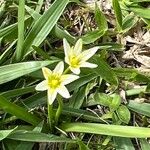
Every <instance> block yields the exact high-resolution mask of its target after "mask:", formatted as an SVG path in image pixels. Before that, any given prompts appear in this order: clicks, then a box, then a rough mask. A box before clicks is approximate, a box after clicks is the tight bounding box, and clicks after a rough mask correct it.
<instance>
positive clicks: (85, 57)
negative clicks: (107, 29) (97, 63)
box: [81, 46, 99, 61]
mask: <svg viewBox="0 0 150 150" xmlns="http://www.w3.org/2000/svg"><path fill="white" fill-rule="evenodd" d="M98 49H99V47H98V46H97V47H93V48H91V49H88V50H86V51H83V52H82V53H81V57H82V61H87V60H88V59H89V58H91V57H92V56H93V55H94V54H95V53H96V52H97V50H98Z"/></svg>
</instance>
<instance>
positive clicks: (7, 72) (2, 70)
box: [0, 60, 56, 84]
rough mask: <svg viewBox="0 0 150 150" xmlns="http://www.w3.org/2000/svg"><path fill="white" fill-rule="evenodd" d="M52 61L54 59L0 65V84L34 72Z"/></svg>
mask: <svg viewBox="0 0 150 150" xmlns="http://www.w3.org/2000/svg"><path fill="white" fill-rule="evenodd" d="M54 62H56V61H54V60H51V61H31V62H23V63H16V64H10V65H5V66H2V67H0V84H2V83H6V82H8V81H11V80H13V79H16V78H18V77H21V76H23V75H26V74H29V73H31V72H34V71H36V70H38V69H40V68H42V67H44V66H47V65H49V64H52V63H54Z"/></svg>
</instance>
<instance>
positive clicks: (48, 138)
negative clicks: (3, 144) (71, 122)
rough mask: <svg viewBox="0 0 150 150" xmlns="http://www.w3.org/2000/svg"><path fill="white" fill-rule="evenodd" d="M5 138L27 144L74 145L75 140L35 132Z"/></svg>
mask: <svg viewBox="0 0 150 150" xmlns="http://www.w3.org/2000/svg"><path fill="white" fill-rule="evenodd" d="M7 138H9V139H13V140H19V141H28V142H51V143H55V142H67V143H76V141H75V140H72V139H69V138H65V137H59V136H56V135H53V134H45V133H39V132H35V131H16V132H14V133H12V134H11V135H9V136H8V137H7Z"/></svg>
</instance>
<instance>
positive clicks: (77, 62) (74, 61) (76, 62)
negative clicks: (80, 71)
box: [70, 55, 80, 68]
mask: <svg viewBox="0 0 150 150" xmlns="http://www.w3.org/2000/svg"><path fill="white" fill-rule="evenodd" d="M70 66H71V67H74V68H77V67H79V66H80V59H79V57H77V56H75V55H73V56H71V57H70Z"/></svg>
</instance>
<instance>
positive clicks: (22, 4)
mask: <svg viewBox="0 0 150 150" xmlns="http://www.w3.org/2000/svg"><path fill="white" fill-rule="evenodd" d="M24 20H25V0H21V1H19V7H18V42H17V49H16V61H17V62H18V61H20V60H21V57H22V55H23V51H22V48H23V47H22V46H23V43H24Z"/></svg>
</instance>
